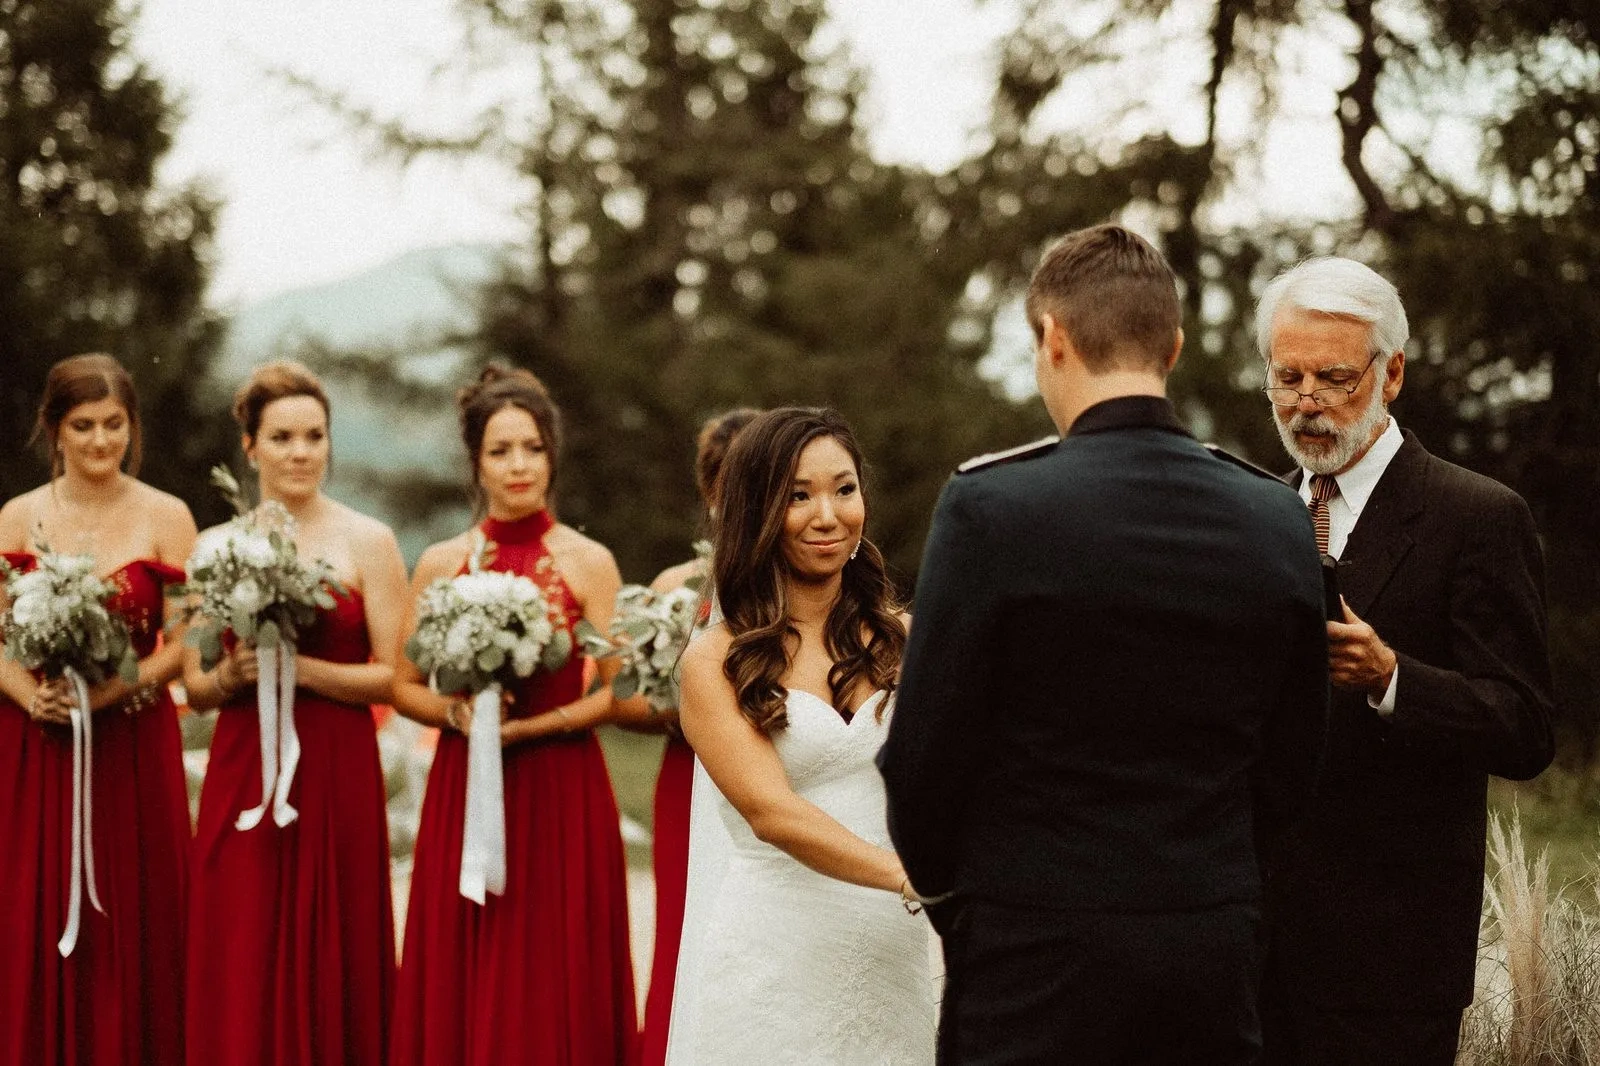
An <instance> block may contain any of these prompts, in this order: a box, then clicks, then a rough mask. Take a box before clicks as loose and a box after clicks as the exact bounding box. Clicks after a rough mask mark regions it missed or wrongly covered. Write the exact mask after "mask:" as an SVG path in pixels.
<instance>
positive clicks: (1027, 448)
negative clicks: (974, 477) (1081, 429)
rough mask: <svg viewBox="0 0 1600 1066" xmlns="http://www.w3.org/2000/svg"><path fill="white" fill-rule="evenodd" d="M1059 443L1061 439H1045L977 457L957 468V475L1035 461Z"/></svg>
mask: <svg viewBox="0 0 1600 1066" xmlns="http://www.w3.org/2000/svg"><path fill="white" fill-rule="evenodd" d="M1059 443H1061V438H1060V437H1044V438H1041V439H1040V440H1036V441H1034V442H1033V443H1032V444H1020V445H1018V446H1017V447H1015V448H1007V449H1006V450H1005V451H1003V452H990V453H989V454H987V455H975V456H973V457H972V458H971V459H968V460H967V461H966V462H964V463H962V464H961V465H960V466H958V467H956V473H958V474H970V473H972V472H973V471H975V470H987V469H989V468H990V467H991V466H1000V465H1002V464H1004V463H1015V462H1019V461H1021V460H1023V459H1033V458H1036V457H1038V456H1041V455H1043V454H1045V453H1046V452H1048V451H1050V450H1051V449H1052V448H1054V447H1055V446H1056V445H1057V444H1059Z"/></svg>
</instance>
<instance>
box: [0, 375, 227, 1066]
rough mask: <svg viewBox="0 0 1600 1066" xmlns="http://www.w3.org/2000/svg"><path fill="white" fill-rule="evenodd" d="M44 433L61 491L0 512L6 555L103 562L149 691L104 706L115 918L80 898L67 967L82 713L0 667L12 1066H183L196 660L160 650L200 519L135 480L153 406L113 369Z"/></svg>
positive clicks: (0, 796) (67, 386)
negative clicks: (190, 724) (167, 606)
mask: <svg viewBox="0 0 1600 1066" xmlns="http://www.w3.org/2000/svg"><path fill="white" fill-rule="evenodd" d="M37 433H38V434H39V436H40V437H42V439H43V440H44V441H45V443H46V444H47V445H48V446H49V449H50V463H51V474H52V477H51V481H50V483H49V484H48V485H45V486H43V487H41V488H38V489H34V490H33V491H32V492H28V493H26V494H24V495H22V496H18V497H17V498H16V499H13V500H11V501H10V502H9V503H7V504H6V505H5V507H4V508H3V509H0V552H4V553H5V557H6V560H7V561H8V562H9V563H11V564H12V565H13V566H16V567H19V568H22V569H26V568H28V567H30V566H31V565H33V563H34V561H35V558H36V554H37V553H38V552H39V551H41V550H42V548H43V547H44V546H46V545H48V546H49V548H50V549H51V550H53V551H58V552H64V553H70V554H74V555H80V554H81V555H90V556H93V558H94V560H95V567H96V570H97V571H98V572H99V573H100V574H102V575H104V576H106V577H108V578H109V579H110V580H111V582H112V583H113V584H114V585H115V586H116V588H117V592H116V595H115V597H114V599H113V600H112V603H111V608H112V610H114V611H116V612H117V613H118V614H121V615H122V616H123V617H124V618H125V619H126V620H127V622H128V626H129V629H130V631H131V632H132V635H133V641H134V646H135V650H136V651H137V653H138V655H139V657H140V658H139V683H138V685H137V686H134V687H133V688H130V687H129V686H128V685H126V684H125V683H124V682H122V681H121V680H112V681H108V682H105V683H104V684H101V685H98V686H95V687H94V688H93V689H91V690H90V707H91V709H92V710H93V711H94V712H96V713H95V714H94V718H93V732H92V736H93V747H92V749H91V750H92V755H93V765H92V771H93V772H92V777H91V779H90V780H91V789H90V792H89V808H88V809H89V813H90V816H91V819H92V829H93V833H92V837H91V840H90V848H91V850H90V852H89V855H90V857H91V858H92V860H93V863H94V885H95V889H96V894H97V895H98V897H99V900H100V902H101V904H102V905H103V906H104V911H105V913H103V914H102V913H100V912H99V911H97V910H96V909H95V908H94V907H93V906H91V905H90V903H89V900H88V896H87V891H88V889H87V884H84V885H83V886H82V887H81V889H80V894H81V897H80V907H81V910H80V914H81V925H80V927H79V932H78V938H77V943H76V945H75V946H74V947H73V948H72V951H71V953H70V954H69V955H68V956H67V957H65V958H63V957H62V956H61V954H60V952H59V951H58V950H57V941H58V939H59V938H60V937H61V935H62V932H63V930H64V928H65V926H66V923H67V912H68V899H69V883H70V878H71V872H70V871H71V846H72V845H71V840H72V838H71V824H72V823H71V815H72V782H73V761H72V733H71V730H70V728H69V727H68V724H67V723H68V722H69V718H68V708H69V706H70V702H69V701H70V696H69V695H68V692H67V690H66V688H65V686H64V685H62V684H60V683H53V684H52V683H41V682H40V681H39V680H38V679H37V678H36V677H34V676H33V675H31V674H29V673H28V672H27V671H25V670H23V669H22V668H21V667H19V666H18V665H17V664H16V663H14V662H12V661H11V660H9V659H0V856H4V858H3V860H0V861H3V864H4V873H3V874H0V1066H69V1064H71V1066H169V1064H174V1063H182V1062H183V964H184V953H183V914H184V910H183V908H184V890H185V882H186V873H185V866H184V862H185V855H186V852H187V848H188V844H189V808H188V799H187V795H186V793H185V791H184V782H183V760H182V753H181V751H180V747H181V745H180V742H179V738H178V719H177V712H176V710H175V709H174V707H173V704H172V699H171V697H170V696H169V695H168V693H167V683H168V682H169V681H171V680H172V679H173V678H174V677H176V676H177V674H178V671H179V669H180V666H181V656H182V650H183V649H182V644H181V642H180V641H176V640H169V641H167V642H165V643H159V642H158V639H157V638H158V637H159V636H160V633H161V629H162V624H163V621H164V619H165V613H164V610H163V600H164V596H163V588H164V587H165V586H166V585H168V584H171V583H175V582H180V581H182V580H183V572H182V571H181V570H180V569H179V566H180V565H181V564H182V562H183V561H184V560H185V559H186V558H188V555H189V551H190V549H191V548H192V547H193V546H194V537H195V531H194V519H193V518H192V517H190V514H189V509H188V508H187V507H185V506H184V505H183V503H182V502H181V501H179V500H178V499H176V498H174V497H172V496H169V495H167V494H166V493H164V492H159V491H157V490H156V489H153V488H151V487H150V486H148V485H145V484H143V483H142V482H140V481H137V480H135V478H134V475H135V474H136V473H137V472H138V467H139V443H140V434H139V405H138V401H137V399H136V397H135V395H134V389H133V381H132V379H130V378H129V376H128V372H127V371H126V370H125V369H123V367H122V365H121V364H120V363H118V362H117V361H116V360H115V359H112V358H111V357H110V356H107V355H80V356H75V357H73V358H71V359H66V360H63V361H62V362H60V363H57V364H56V365H55V366H54V367H52V368H51V370H50V374H49V376H48V377H47V378H46V380H45V393H44V398H43V401H42V402H41V404H40V406H39V417H38V428H37ZM124 467H126V471H127V472H126V473H124ZM158 644H159V646H158Z"/></svg>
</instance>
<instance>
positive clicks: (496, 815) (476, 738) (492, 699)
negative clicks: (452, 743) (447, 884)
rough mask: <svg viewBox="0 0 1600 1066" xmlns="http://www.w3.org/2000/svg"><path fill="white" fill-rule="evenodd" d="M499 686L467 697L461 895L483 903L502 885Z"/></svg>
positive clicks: (502, 780)
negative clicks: (469, 699)
mask: <svg viewBox="0 0 1600 1066" xmlns="http://www.w3.org/2000/svg"><path fill="white" fill-rule="evenodd" d="M500 692H501V689H500V686H499V685H498V684H494V685H490V686H489V687H488V688H486V689H484V690H483V691H482V692H479V693H478V694H477V695H476V696H474V697H473V698H472V726H471V729H470V730H469V731H468V733H467V810H466V819H465V824H464V825H463V827H462V832H461V894H462V895H463V896H465V897H466V898H467V899H470V900H472V902H474V903H477V904H479V905H482V903H483V901H484V899H485V896H486V894H487V893H489V892H493V893H494V894H495V895H497V896H498V895H500V894H501V893H503V892H505V890H506V794H505V778H504V775H503V772H502V771H503V767H502V764H501V756H500Z"/></svg>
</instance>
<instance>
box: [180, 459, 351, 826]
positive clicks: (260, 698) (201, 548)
mask: <svg viewBox="0 0 1600 1066" xmlns="http://www.w3.org/2000/svg"><path fill="white" fill-rule="evenodd" d="M211 482H212V484H214V485H216V486H217V487H218V488H219V489H221V490H222V493H223V495H224V496H226V497H227V498H228V501H229V502H230V503H231V504H232V505H233V509H234V510H235V511H236V512H237V516H236V517H235V518H233V519H232V520H231V521H229V522H228V523H226V524H225V525H221V526H218V527H216V528H215V529H210V530H207V531H206V532H205V533H204V534H202V535H201V537H200V539H199V541H198V542H197V543H196V545H195V549H194V554H193V555H192V556H191V557H190V559H189V580H188V581H187V582H186V583H185V585H184V587H183V590H182V591H183V592H184V593H185V594H186V595H188V596H189V606H188V609H187V611H186V616H187V617H188V618H189V619H192V620H193V625H191V626H190V628H189V633H188V636H187V637H186V638H185V640H186V641H187V642H188V643H189V644H192V645H194V646H195V647H197V648H199V649H200V661H201V665H203V666H204V667H205V668H206V669H207V670H209V669H211V668H212V667H214V666H215V665H216V664H217V662H218V661H219V660H221V658H222V651H223V643H222V638H223V634H224V633H227V632H230V631H231V632H232V633H233V635H234V637H235V638H236V639H237V640H239V641H240V642H241V643H244V644H247V645H250V646H252V647H254V648H255V649H256V654H257V656H258V665H259V667H260V670H259V674H258V676H257V680H256V710H257V714H258V715H259V717H260V729H261V803H260V804H259V805H257V806H256V807H253V808H251V809H250V810H247V811H244V812H243V813H241V814H240V815H239V818H238V821H237V822H236V823H235V825H236V826H237V827H238V828H240V829H253V828H254V827H255V826H257V825H259V824H260V823H261V821H262V819H263V818H264V817H265V816H266V812H267V810H268V809H269V808H270V809H271V810H272V812H273V821H274V822H275V823H276V824H277V825H278V826H280V827H282V826H286V825H288V824H289V823H290V822H293V821H294V820H295V818H296V817H298V816H299V812H298V811H296V810H295V809H294V807H293V806H291V805H290V803H289V788H290V786H291V785H292V784H293V783H294V773H295V769H296V767H297V766H298V765H299V762H300V735H299V733H298V732H297V731H296V727H295V721H294V689H295V655H296V654H297V651H296V645H297V644H298V642H299V639H300V634H301V633H302V632H303V631H304V630H306V629H307V628H309V627H310V626H311V624H312V623H313V622H315V621H316V617H317V612H318V611H319V610H322V611H328V610H332V609H333V608H334V606H335V601H334V595H335V594H338V595H340V596H343V595H345V594H346V591H345V588H344V586H343V585H342V584H340V583H339V581H337V580H336V579H335V578H334V575H333V568H332V567H330V566H329V565H328V564H327V563H325V562H323V561H322V560H320V559H302V558H301V557H300V551H299V549H298V548H297V547H296V546H295V542H294V518H293V517H292V516H291V515H290V514H289V512H288V511H286V510H285V509H284V507H283V505H282V504H280V503H278V502H276V501H272V500H269V501H267V502H264V503H262V504H261V506H259V507H257V508H255V509H254V510H253V511H252V510H249V509H248V506H247V503H246V501H245V499H244V494H243V493H242V492H241V491H240V489H239V483H238V482H237V481H235V480H234V478H233V475H232V474H230V473H229V472H228V470H227V468H225V467H220V466H219V467H215V468H213V469H212V471H211Z"/></svg>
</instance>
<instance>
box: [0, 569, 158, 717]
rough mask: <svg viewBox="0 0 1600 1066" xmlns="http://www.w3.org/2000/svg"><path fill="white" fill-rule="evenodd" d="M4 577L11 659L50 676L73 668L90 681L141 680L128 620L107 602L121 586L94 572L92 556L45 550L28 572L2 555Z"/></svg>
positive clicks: (0, 618)
mask: <svg viewBox="0 0 1600 1066" xmlns="http://www.w3.org/2000/svg"><path fill="white" fill-rule="evenodd" d="M0 577H3V578H4V580H5V590H6V598H7V599H8V600H9V601H10V603H9V604H8V606H7V608H6V611H5V614H4V615H0V639H3V640H4V642H5V651H6V657H7V658H10V659H14V660H16V662H17V663H19V664H20V665H21V666H23V667H24V668H25V669H28V670H37V671H39V672H40V673H42V674H44V676H45V677H48V678H58V677H64V676H66V672H67V671H68V670H69V669H71V670H74V671H76V672H77V673H78V674H79V675H81V676H82V677H83V679H84V680H85V681H87V682H88V683H89V684H91V685H95V684H99V683H100V682H102V681H106V680H109V679H110V678H111V677H113V676H118V677H121V678H122V679H123V680H124V681H126V682H128V684H130V685H131V684H135V683H137V682H138V680H139V660H138V657H137V656H136V655H135V654H134V651H133V639H132V637H131V636H130V635H129V633H128V624H127V622H125V621H124V620H123V619H122V618H121V617H120V616H118V615H115V614H112V613H111V611H110V610H108V609H107V607H106V604H107V603H108V602H110V600H111V597H112V596H114V595H116V591H117V590H116V588H115V586H113V585H112V584H111V582H109V581H106V580H105V579H104V578H101V577H99V576H97V575H96V574H95V572H94V560H93V559H92V558H90V557H89V556H87V555H58V554H56V553H55V552H52V551H50V550H48V549H44V550H42V551H41V552H40V554H39V557H38V565H37V566H36V567H34V569H32V570H29V571H27V572H23V571H21V570H15V569H13V568H11V567H10V566H8V565H7V564H6V563H5V562H4V561H3V560H0Z"/></svg>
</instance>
